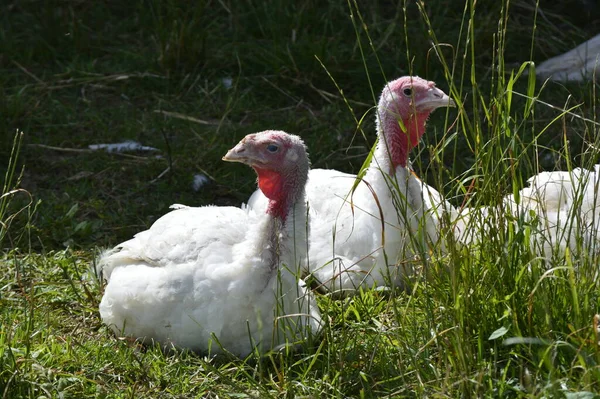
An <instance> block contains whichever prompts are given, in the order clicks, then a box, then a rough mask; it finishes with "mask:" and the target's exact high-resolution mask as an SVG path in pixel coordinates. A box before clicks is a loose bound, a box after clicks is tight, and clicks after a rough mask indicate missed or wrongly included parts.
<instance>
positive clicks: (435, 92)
mask: <svg viewBox="0 0 600 399" xmlns="http://www.w3.org/2000/svg"><path fill="white" fill-rule="evenodd" d="M416 106H417V108H418V109H419V110H422V111H433V110H434V109H436V108H440V107H456V103H455V102H454V100H453V99H451V98H450V97H449V96H448V95H447V94H446V93H444V92H443V91H442V90H440V89H438V88H437V87H432V88H431V89H429V90H428V91H427V94H426V95H425V96H424V97H423V98H422V99H420V100H417V101H416Z"/></svg>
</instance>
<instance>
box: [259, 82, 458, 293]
mask: <svg viewBox="0 0 600 399" xmlns="http://www.w3.org/2000/svg"><path fill="white" fill-rule="evenodd" d="M447 106H454V101H453V100H452V99H450V98H449V97H448V96H447V95H446V94H445V93H444V92H443V91H442V90H440V89H438V88H436V87H435V84H434V83H433V82H429V81H426V80H424V79H421V78H419V77H416V76H415V77H411V76H405V77H402V78H399V79H396V80H393V81H391V82H389V83H387V84H386V85H385V87H384V89H383V92H382V94H381V98H380V100H379V105H378V108H377V135H378V143H377V146H376V148H375V151H374V154H373V158H372V160H371V162H370V164H369V165H368V167H367V168H366V172H365V173H364V175H363V176H361V177H357V176H356V175H353V174H348V173H342V172H339V171H337V170H328V169H313V170H311V171H310V174H309V180H308V183H307V186H306V192H307V198H308V202H309V211H310V230H311V236H310V254H309V255H310V256H309V272H310V273H312V275H313V276H314V277H315V278H316V279H317V280H319V281H320V282H321V283H322V284H323V285H324V286H325V287H326V288H327V289H328V290H329V291H330V292H335V293H338V294H340V293H341V294H344V293H352V292H354V291H355V290H356V289H357V288H358V287H360V286H362V287H364V288H370V287H372V286H373V285H374V284H375V285H377V286H381V285H387V284H388V283H392V284H398V283H401V277H402V275H403V274H404V269H405V267H404V266H406V263H407V261H412V260H413V259H414V257H415V255H421V254H422V253H423V252H428V251H427V249H426V247H427V241H429V240H431V241H432V242H433V243H435V241H436V240H437V229H438V226H437V218H438V215H436V212H439V211H440V210H436V209H435V206H434V204H440V203H442V200H441V197H440V195H439V194H438V193H437V191H435V190H434V189H433V188H431V187H428V186H427V185H426V184H424V183H423V182H421V181H420V180H419V179H418V178H417V177H416V176H415V175H414V173H413V172H412V170H411V169H410V165H409V161H408V154H409V152H410V150H411V149H412V148H413V147H415V146H416V145H417V144H418V142H419V140H420V139H421V136H422V135H423V134H424V132H425V125H426V122H427V118H428V117H429V115H430V113H431V112H432V111H433V110H435V109H436V108H439V107H447ZM353 189H354V191H353ZM424 189H425V190H424ZM424 191H425V192H424ZM430 196H431V197H432V198H429V197H430ZM265 201H266V199H265V198H264V196H263V195H262V194H261V193H260V192H259V191H256V192H255V193H254V194H253V195H252V197H251V198H250V200H249V201H248V206H249V207H250V208H253V209H261V208H262V207H264V203H265ZM416 241H418V242H416Z"/></svg>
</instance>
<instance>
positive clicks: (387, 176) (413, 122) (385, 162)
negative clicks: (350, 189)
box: [361, 104, 430, 214]
mask: <svg viewBox="0 0 600 399" xmlns="http://www.w3.org/2000/svg"><path fill="white" fill-rule="evenodd" d="M387 109H388V105H387V104H380V105H379V115H378V116H379V117H378V118H377V136H378V138H379V139H378V142H377V147H376V148H375V153H374V154H373V159H372V160H371V164H370V165H369V168H368V170H367V174H366V176H365V180H366V181H368V182H369V184H370V185H371V187H373V188H374V189H377V188H378V187H380V188H381V189H382V190H385V191H384V192H378V193H377V194H378V196H379V197H380V199H383V198H387V197H389V196H390V194H389V193H390V190H391V188H392V184H397V185H398V188H399V189H400V191H401V192H402V193H401V196H403V197H404V199H403V198H400V197H398V196H397V195H392V197H394V199H393V201H394V202H395V203H396V202H398V201H400V203H407V205H410V208H412V209H417V208H419V207H420V205H421V204H422V198H421V190H420V186H419V185H418V184H417V185H416V186H415V183H419V181H418V180H417V179H416V178H415V176H414V175H413V173H412V172H411V170H410V168H409V162H408V154H409V152H410V150H411V149H412V148H413V147H415V146H416V145H417V144H418V143H419V139H420V138H421V136H422V135H423V133H424V132H425V125H426V123H427V118H428V117H429V114H430V112H427V113H420V114H419V113H417V114H416V115H415V114H413V115H412V116H411V117H409V118H406V119H405V120H403V121H402V124H403V125H404V128H405V129H406V132H404V131H403V130H402V128H401V126H400V123H399V122H398V120H397V119H396V117H395V116H394V115H393V114H391V113H389V112H388V111H387ZM361 186H362V185H361ZM365 189H367V188H366V187H365V188H363V190H365ZM367 190H368V189H367ZM395 191H396V190H391V192H395ZM367 195H368V196H369V197H371V196H372V194H370V192H369V193H368V194H367ZM371 202H372V203H374V204H375V201H371ZM375 205H376V204H375ZM396 205H398V204H396ZM396 207H397V206H396ZM398 209H401V208H398ZM373 211H374V212H375V214H377V213H378V212H379V210H378V209H374V210H373Z"/></svg>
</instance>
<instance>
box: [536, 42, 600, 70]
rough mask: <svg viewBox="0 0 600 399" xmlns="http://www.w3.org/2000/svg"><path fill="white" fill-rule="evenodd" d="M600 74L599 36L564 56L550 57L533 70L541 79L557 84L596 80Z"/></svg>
mask: <svg viewBox="0 0 600 399" xmlns="http://www.w3.org/2000/svg"><path fill="white" fill-rule="evenodd" d="M599 73H600V34H599V35H596V36H594V37H592V38H591V39H590V40H588V41H587V42H585V43H582V44H580V45H579V46H577V47H575V48H574V49H572V50H569V51H567V52H566V53H564V54H560V55H557V56H556V57H552V58H550V59H548V60H546V61H544V62H542V63H540V65H538V66H537V67H536V68H535V74H536V75H537V76H539V77H540V78H542V79H546V78H549V79H551V80H555V81H558V82H566V81H569V80H570V81H585V80H593V79H598V74H599Z"/></svg>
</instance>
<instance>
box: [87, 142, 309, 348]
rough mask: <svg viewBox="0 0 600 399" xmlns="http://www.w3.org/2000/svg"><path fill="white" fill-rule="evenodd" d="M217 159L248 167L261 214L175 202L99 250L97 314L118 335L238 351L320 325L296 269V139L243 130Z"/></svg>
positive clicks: (299, 225)
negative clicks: (260, 196)
mask: <svg viewBox="0 0 600 399" xmlns="http://www.w3.org/2000/svg"><path fill="white" fill-rule="evenodd" d="M223 160H225V161H231V162H242V163H245V164H247V165H250V166H252V167H253V168H254V170H255V171H256V173H257V174H258V185H259V187H260V189H261V190H262V191H263V193H264V194H265V195H266V197H267V198H268V204H267V206H266V207H265V208H264V209H266V213H265V212H264V210H263V212H262V213H260V212H257V211H256V212H255V211H249V210H243V209H240V208H236V207H215V206H205V207H199V208H192V207H183V208H180V209H177V210H174V211H172V212H170V213H168V214H166V215H165V216H163V217H162V218H160V219H159V220H157V221H156V222H155V223H154V224H153V225H152V227H151V228H150V229H148V230H146V231H143V232H141V233H138V234H136V236H135V237H134V238H133V239H131V240H129V241H126V242H124V243H122V244H119V245H118V246H117V247H116V248H114V249H113V250H111V251H108V252H107V253H105V254H103V255H102V256H101V258H100V259H99V261H98V266H97V267H98V269H99V270H100V271H101V272H102V274H103V275H104V277H105V278H106V279H107V280H108V284H107V286H106V288H105V291H104V296H103V297H102V302H101V303H100V315H101V317H102V321H103V322H104V323H105V324H107V325H109V326H110V328H111V329H112V330H113V331H114V332H115V333H116V334H117V335H122V336H129V337H134V338H137V339H140V340H148V341H150V340H154V341H156V342H159V343H161V344H163V345H166V346H171V345H172V346H175V347H178V348H188V349H191V350H194V351H198V352H203V353H206V352H209V353H211V354H217V353H220V352H222V349H224V350H226V351H229V352H231V353H233V354H235V355H238V356H246V355H248V354H249V353H251V352H253V351H254V350H255V348H256V349H257V350H258V351H259V352H260V353H264V352H266V351H269V350H271V349H274V348H277V347H278V346H280V345H284V344H294V343H297V342H299V341H301V340H303V339H306V338H307V337H308V336H309V335H310V334H314V333H317V332H318V330H319V328H320V323H321V322H320V314H319V310H318V308H317V306H316V303H315V302H314V299H313V297H312V295H311V293H310V291H308V290H307V289H306V287H305V284H304V282H303V281H302V280H299V278H298V277H296V276H297V275H298V274H299V273H298V269H299V268H302V267H305V265H306V259H307V245H308V243H307V222H306V217H307V209H306V203H305V183H306V180H307V175H308V170H309V161H308V157H307V153H306V149H305V147H304V144H303V142H302V140H301V139H300V138H299V137H297V136H293V135H288V134H286V133H284V132H281V131H265V132H261V133H256V134H251V135H248V136H246V137H245V138H244V139H243V140H242V141H241V142H240V143H239V144H238V145H236V146H235V147H234V148H233V149H231V150H230V151H229V152H228V153H227V155H225V156H224V157H223Z"/></svg>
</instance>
